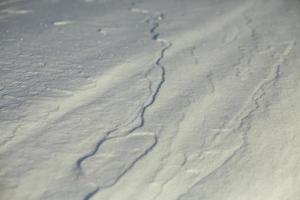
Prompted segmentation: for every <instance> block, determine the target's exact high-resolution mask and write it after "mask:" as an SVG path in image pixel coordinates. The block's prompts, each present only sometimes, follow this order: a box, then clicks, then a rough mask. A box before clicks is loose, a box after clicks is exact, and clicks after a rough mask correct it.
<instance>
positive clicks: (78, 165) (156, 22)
mask: <svg viewBox="0 0 300 200" xmlns="http://www.w3.org/2000/svg"><path fill="white" fill-rule="evenodd" d="M130 10H131V12H135V13H142V14H148V13H150V11H148V10H140V9H137V8H131V9H130ZM162 19H164V15H163V14H162V13H160V14H159V15H158V16H156V17H155V18H154V19H152V20H151V18H149V19H148V20H147V23H150V24H152V27H151V29H150V34H151V38H152V40H154V41H156V42H158V43H160V44H161V45H162V46H163V47H162V49H161V51H160V56H159V57H158V59H157V60H156V61H155V65H154V67H152V68H151V69H150V70H149V71H148V72H147V73H146V75H145V76H146V77H147V75H148V74H149V73H150V71H151V70H153V69H154V68H159V69H160V71H161V76H160V80H159V83H158V85H157V87H156V88H155V90H154V92H153V93H152V95H151V98H150V101H149V102H148V103H146V104H145V105H143V107H142V108H141V111H140V112H139V113H138V116H139V118H140V122H139V124H138V125H136V126H135V127H133V128H132V129H130V130H129V131H127V133H126V134H125V135H120V136H110V135H111V134H112V133H113V132H115V131H117V130H118V128H115V129H112V130H110V131H108V132H106V134H105V136H104V137H103V138H102V139H101V140H100V141H98V143H97V144H96V146H95V148H94V150H93V151H92V152H90V153H89V154H87V155H85V156H83V157H81V158H80V159H78V160H77V162H76V169H78V170H79V171H80V172H82V163H83V162H84V161H85V160H86V159H88V158H90V157H92V156H94V155H95V154H96V153H97V152H98V151H99V149H100V148H101V146H102V144H103V143H105V142H106V141H107V140H110V139H114V138H120V137H126V136H128V135H130V134H131V133H133V132H135V131H136V130H138V129H140V128H142V127H143V126H144V124H145V113H146V111H147V109H148V108H149V107H151V106H152V105H153V104H154V103H155V101H156V98H157V96H158V94H159V92H160V90H161V88H162V86H163V84H164V83H165V81H166V78H165V76H166V69H165V67H164V66H163V65H162V63H161V62H162V60H163V59H164V57H165V53H166V51H167V50H168V49H169V48H170V47H171V46H172V43H171V42H169V41H167V40H164V39H161V38H159V35H160V34H159V33H158V32H157V28H158V27H159V21H160V20H162ZM148 80H149V79H148ZM149 81H150V80H149ZM152 85H153V84H152V81H150V89H151V88H152ZM133 121H135V120H133ZM154 139H155V142H154V144H152V145H151V146H150V147H149V148H148V149H147V150H146V151H145V152H143V154H141V155H140V156H138V157H137V158H136V159H135V160H134V161H133V162H132V163H131V164H130V165H129V166H128V167H127V169H125V170H124V171H123V172H122V173H121V174H120V175H119V176H118V177H117V178H115V180H114V181H113V183H112V184H110V185H108V186H105V187H102V188H101V187H97V188H96V189H95V190H94V191H92V192H90V193H88V194H87V195H85V197H84V200H88V199H90V198H91V197H92V196H94V195H95V194H96V193H97V192H99V191H100V190H101V189H105V188H109V187H112V186H113V185H115V184H116V183H117V182H118V181H119V180H120V179H121V178H122V177H123V176H124V175H125V174H126V173H127V172H128V171H129V170H130V169H131V168H132V167H133V166H134V165H135V164H136V163H137V162H138V161H139V160H140V159H142V158H143V157H144V156H146V155H147V154H148V153H149V152H150V151H151V150H152V149H153V148H154V147H155V146H156V144H157V142H158V138H157V136H156V135H154Z"/></svg>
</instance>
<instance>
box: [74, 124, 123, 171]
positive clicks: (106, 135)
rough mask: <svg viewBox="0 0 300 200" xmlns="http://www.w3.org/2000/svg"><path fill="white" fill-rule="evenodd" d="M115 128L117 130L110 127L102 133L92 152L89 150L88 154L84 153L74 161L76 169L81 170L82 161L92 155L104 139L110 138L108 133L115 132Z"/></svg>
mask: <svg viewBox="0 0 300 200" xmlns="http://www.w3.org/2000/svg"><path fill="white" fill-rule="evenodd" d="M116 130H117V128H115V129H112V130H110V131H108V132H106V133H105V135H104V137H103V138H102V139H101V140H99V141H98V143H97V144H96V146H95V148H94V150H93V151H92V152H90V153H89V154H86V155H84V156H82V157H81V158H79V159H78V160H77V161H76V169H79V170H81V169H82V167H81V164H82V162H83V161H85V160H86V159H88V158H90V157H92V156H94V155H95V154H96V153H97V152H98V150H99V148H100V147H101V145H102V144H103V143H104V142H105V141H106V140H108V139H110V138H109V135H110V134H111V133H113V132H115V131H116Z"/></svg>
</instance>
